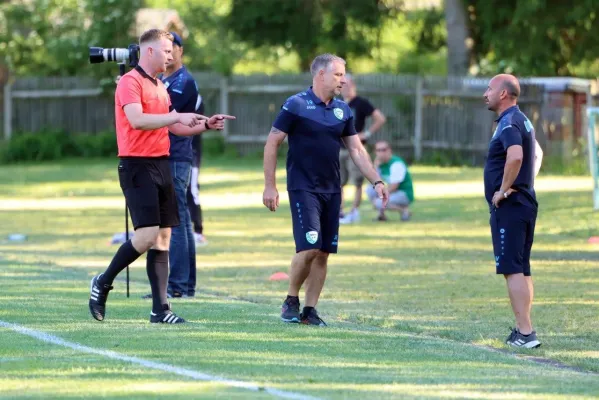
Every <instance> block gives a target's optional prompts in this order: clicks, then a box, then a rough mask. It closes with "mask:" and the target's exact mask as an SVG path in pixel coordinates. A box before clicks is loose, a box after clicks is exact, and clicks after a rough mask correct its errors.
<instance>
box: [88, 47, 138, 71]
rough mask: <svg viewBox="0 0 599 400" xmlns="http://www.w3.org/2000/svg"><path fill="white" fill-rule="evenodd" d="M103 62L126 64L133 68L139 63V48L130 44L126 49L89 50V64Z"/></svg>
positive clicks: (96, 48)
mask: <svg viewBox="0 0 599 400" xmlns="http://www.w3.org/2000/svg"><path fill="white" fill-rule="evenodd" d="M104 61H108V62H116V63H118V64H128V65H129V67H131V68H135V67H136V66H137V63H138V62H139V46H138V45H137V44H130V45H129V47H128V48H126V49H118V48H113V49H105V48H103V47H90V48H89V62H90V63H91V64H98V63H102V62H104Z"/></svg>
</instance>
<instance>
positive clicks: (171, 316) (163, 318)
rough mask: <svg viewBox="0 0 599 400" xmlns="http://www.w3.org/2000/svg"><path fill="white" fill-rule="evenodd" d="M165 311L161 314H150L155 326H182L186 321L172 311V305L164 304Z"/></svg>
mask: <svg viewBox="0 0 599 400" xmlns="http://www.w3.org/2000/svg"><path fill="white" fill-rule="evenodd" d="M162 309H163V310H164V311H163V312H161V313H160V314H155V313H153V312H151V313H150V322H151V323H153V324H182V323H184V322H185V320H184V319H183V318H181V317H179V316H178V315H177V314H175V313H174V312H172V311H171V306H170V304H163V305H162Z"/></svg>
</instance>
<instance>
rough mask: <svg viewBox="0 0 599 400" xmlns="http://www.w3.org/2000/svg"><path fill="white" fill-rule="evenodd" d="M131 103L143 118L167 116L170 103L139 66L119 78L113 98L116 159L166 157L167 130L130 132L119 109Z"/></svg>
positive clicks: (156, 84)
mask: <svg viewBox="0 0 599 400" xmlns="http://www.w3.org/2000/svg"><path fill="white" fill-rule="evenodd" d="M133 103H138V104H141V108H142V111H143V113H144V114H168V113H169V112H170V111H171V101H170V99H169V96H168V93H167V91H166V88H165V87H164V84H163V83H162V82H161V81H160V80H159V79H154V78H152V77H151V76H149V75H148V74H147V73H146V72H145V71H144V70H143V69H142V68H141V67H140V66H139V65H138V66H137V67H135V69H132V70H131V71H129V72H127V73H126V74H125V75H123V77H122V78H121V79H120V80H119V83H118V84H117V87H116V92H115V94H114V112H115V120H116V139H117V145H118V156H119V157H164V156H168V154H169V146H170V143H169V138H168V128H167V127H164V128H158V129H153V130H140V129H133V127H132V126H131V123H129V120H128V119H127V115H125V110H124V109H123V107H125V106H126V105H127V104H133Z"/></svg>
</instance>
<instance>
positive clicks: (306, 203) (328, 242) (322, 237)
mask: <svg viewBox="0 0 599 400" xmlns="http://www.w3.org/2000/svg"><path fill="white" fill-rule="evenodd" d="M289 203H290V205H291V218H292V220H293V238H294V239H295V251H296V252H300V251H304V250H313V249H316V250H321V251H323V252H325V253H337V242H338V241H339V209H340V208H341V193H312V192H306V191H302V190H292V191H289Z"/></svg>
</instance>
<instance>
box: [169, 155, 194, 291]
mask: <svg viewBox="0 0 599 400" xmlns="http://www.w3.org/2000/svg"><path fill="white" fill-rule="evenodd" d="M169 165H170V167H171V174H172V176H173V183H174V185H175V196H176V197H177V208H178V209H179V221H180V224H179V226H176V227H174V228H173V229H172V231H171V243H170V249H169V264H170V273H169V276H168V291H169V293H171V294H172V293H175V292H177V293H181V294H182V295H188V296H194V295H195V287H196V248H195V240H194V237H193V229H192V223H191V216H190V215H189V209H188V208H187V187H188V186H189V179H190V176H191V163H190V162H185V161H170V160H169Z"/></svg>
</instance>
